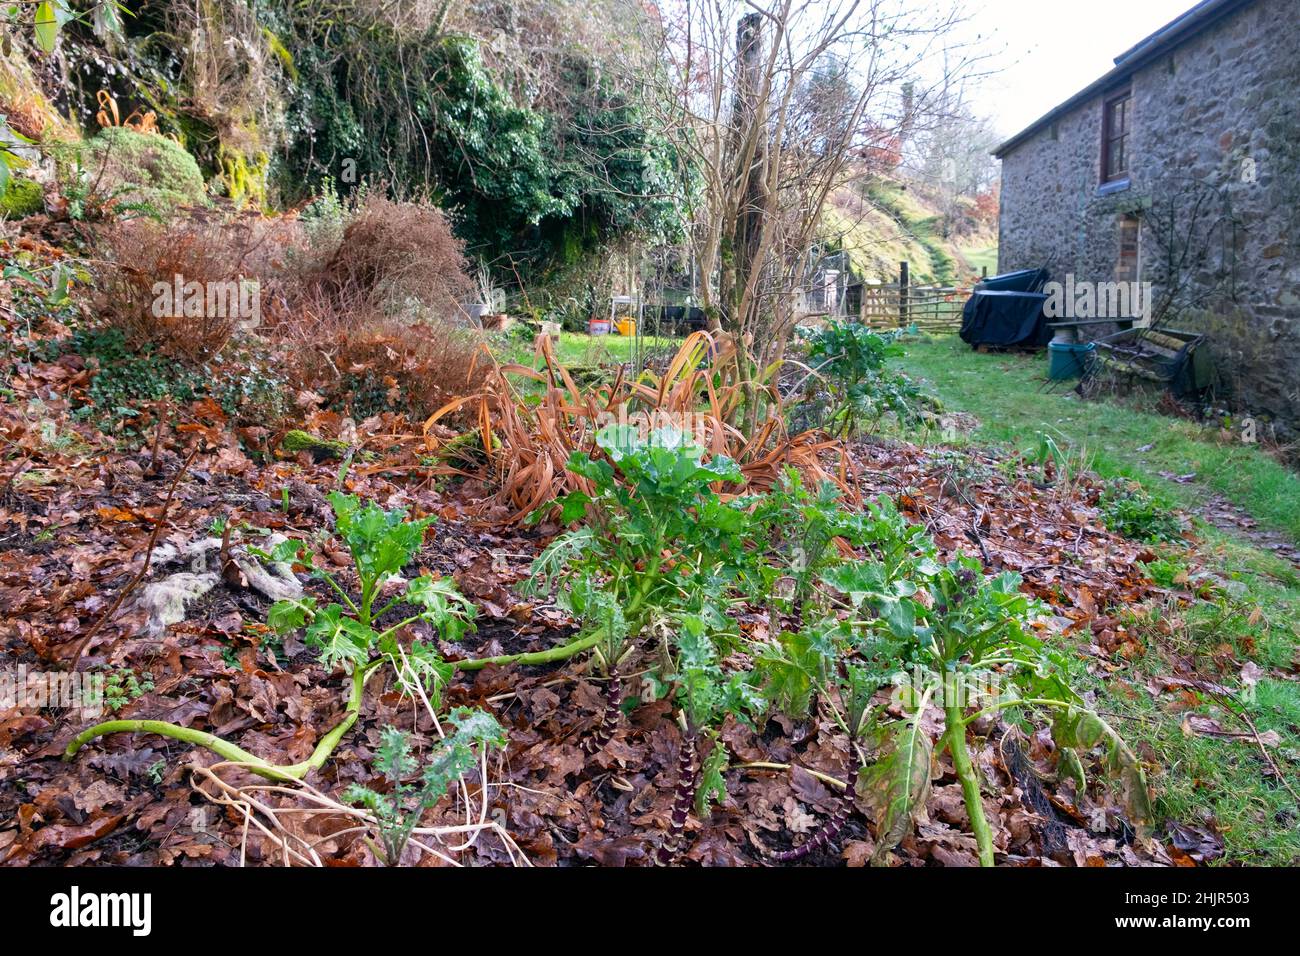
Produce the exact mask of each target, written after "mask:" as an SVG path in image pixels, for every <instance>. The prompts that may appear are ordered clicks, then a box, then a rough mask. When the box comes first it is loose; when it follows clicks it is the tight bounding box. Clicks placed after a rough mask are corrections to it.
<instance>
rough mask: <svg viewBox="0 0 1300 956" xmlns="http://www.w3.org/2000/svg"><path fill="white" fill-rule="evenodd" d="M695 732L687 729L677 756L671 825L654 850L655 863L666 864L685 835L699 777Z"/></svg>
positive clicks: (674, 857)
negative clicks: (661, 841) (660, 843)
mask: <svg viewBox="0 0 1300 956" xmlns="http://www.w3.org/2000/svg"><path fill="white" fill-rule="evenodd" d="M695 736H696V735H695V733H694V732H693V731H692V730H688V731H687V732H686V734H685V738H684V739H683V741H682V749H681V751H680V753H679V754H678V756H677V788H676V790H675V792H674V796H673V817H672V825H671V827H670V828H669V830H668V835H667V836H666V837H664V842H663V845H662V846H660V847H659V849H658V850H657V851H656V852H655V864H656V865H658V866H668V865H669V864H671V863H672V862H673V860H675V859H676V858H677V854H678V853H680V852H681V851H682V846H683V844H684V843H685V836H686V818H687V817H688V816H689V815H690V812H691V804H692V803H693V802H695V784H696V780H697V778H698V777H699V773H700V770H699V765H698V761H696V759H695Z"/></svg>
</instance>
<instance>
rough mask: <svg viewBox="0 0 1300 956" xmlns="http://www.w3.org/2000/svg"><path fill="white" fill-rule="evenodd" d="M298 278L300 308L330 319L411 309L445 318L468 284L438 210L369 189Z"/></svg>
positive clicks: (459, 251)
mask: <svg viewBox="0 0 1300 956" xmlns="http://www.w3.org/2000/svg"><path fill="white" fill-rule="evenodd" d="M302 282H303V286H304V288H303V290H302V292H303V295H304V302H305V305H306V309H307V311H308V312H309V313H310V314H312V315H314V316H315V317H316V318H317V320H318V321H319V322H322V323H331V322H332V324H335V325H344V324H349V320H354V319H356V318H357V317H358V316H359V317H361V318H362V319H368V318H371V317H372V316H374V315H376V314H378V315H383V316H394V315H399V314H403V313H408V314H409V313H412V312H413V313H415V314H417V315H420V316H426V317H427V316H432V317H434V318H437V319H443V320H451V319H454V318H455V316H456V314H457V312H458V309H459V307H458V303H459V302H460V300H461V299H462V298H463V297H464V296H465V295H466V294H467V293H468V292H469V291H470V290H471V289H472V288H473V283H472V281H471V280H470V278H469V275H468V274H467V272H466V271H465V255H464V251H463V246H462V244H461V242H460V240H458V239H456V238H455V236H453V235H452V233H451V227H450V226H449V225H448V224H447V220H446V217H445V216H444V215H443V214H442V211H441V210H439V209H438V208H437V207H436V206H433V205H431V204H429V203H424V202H393V201H392V200H390V199H386V198H385V197H383V196H381V195H378V194H374V193H372V194H370V195H368V196H367V197H366V198H365V200H364V202H363V204H362V205H361V206H360V208H358V209H357V210H356V211H355V212H354V213H353V215H352V217H351V221H350V222H348V224H347V226H346V228H345V229H344V230H343V235H342V239H341V241H340V242H339V244H338V247H337V248H336V249H334V250H333V251H332V253H330V254H328V255H327V256H324V257H323V259H322V261H321V263H320V264H319V265H317V266H315V267H313V268H312V269H311V270H310V271H309V272H307V273H306V274H304V275H303V276H302Z"/></svg>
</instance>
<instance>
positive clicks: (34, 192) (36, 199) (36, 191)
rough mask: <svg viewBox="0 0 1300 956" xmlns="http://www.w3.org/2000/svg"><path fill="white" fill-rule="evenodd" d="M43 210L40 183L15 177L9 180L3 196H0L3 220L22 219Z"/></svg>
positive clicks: (0, 212) (43, 203)
mask: <svg viewBox="0 0 1300 956" xmlns="http://www.w3.org/2000/svg"><path fill="white" fill-rule="evenodd" d="M43 208H45V194H44V192H43V191H42V190H41V186H40V183H36V182H33V181H32V180H30V179H19V178H18V177H17V176H15V177H14V178H13V179H11V180H9V185H8V186H7V187H6V188H5V190H4V193H3V195H0V216H3V217H4V218H5V219H22V218H23V217H24V216H32V215H35V214H36V213H38V212H40V211H41V210H42V209H43Z"/></svg>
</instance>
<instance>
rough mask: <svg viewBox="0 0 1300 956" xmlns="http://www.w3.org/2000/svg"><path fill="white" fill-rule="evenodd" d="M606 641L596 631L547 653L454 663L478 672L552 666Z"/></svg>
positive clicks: (476, 658) (512, 655)
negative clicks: (503, 667) (511, 666)
mask: <svg viewBox="0 0 1300 956" xmlns="http://www.w3.org/2000/svg"><path fill="white" fill-rule="evenodd" d="M604 639H605V634H604V631H603V630H598V631H594V632H593V633H591V634H588V635H587V636H586V637H580V638H578V640H576V641H570V642H569V643H568V644H561V645H560V646H559V647H552V648H551V649H550V650H547V651H533V652H531V653H527V654H501V655H498V656H497V657H475V658H471V659H469V660H464V661H452V664H453V666H455V668H456V669H457V670H462V671H477V670H482V669H483V668H484V667H487V666H488V665H489V664H551V663H554V662H555V661H566V660H568V659H569V658H570V657H577V656H578V655H579V654H581V653H582V652H583V651H586V650H590V649H591V648H593V647H595V646H596V645H597V644H599V643H600V642H601V641H603V640H604Z"/></svg>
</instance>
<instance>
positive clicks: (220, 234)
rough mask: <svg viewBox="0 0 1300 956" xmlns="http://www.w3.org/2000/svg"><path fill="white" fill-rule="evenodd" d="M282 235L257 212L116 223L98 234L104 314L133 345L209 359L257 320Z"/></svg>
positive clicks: (194, 359)
mask: <svg viewBox="0 0 1300 956" xmlns="http://www.w3.org/2000/svg"><path fill="white" fill-rule="evenodd" d="M282 240H283V237H282V236H280V235H279V234H278V228H277V227H276V225H275V224H274V223H273V222H270V221H267V220H262V219H260V218H258V217H240V218H236V219H234V220H229V221H223V220H220V219H218V218H215V217H214V218H208V217H202V216H200V217H193V218H178V219H173V220H170V221H168V222H165V223H160V222H155V221H152V220H144V219H137V220H130V221H126V222H119V223H116V224H114V225H112V226H109V227H107V228H105V229H103V230H101V231H100V232H99V235H98V246H99V261H98V267H97V272H98V274H99V275H98V278H99V288H100V290H101V292H102V297H103V298H102V302H101V305H102V312H103V315H104V317H105V318H106V319H107V321H108V323H109V324H110V325H111V326H113V327H114V328H118V329H120V330H121V331H122V332H123V333H125V335H126V336H127V339H128V341H130V342H132V343H133V344H136V345H144V344H146V343H148V344H152V345H153V346H155V347H156V348H158V349H159V350H160V351H163V352H165V353H166V354H169V355H172V356H174V357H177V358H181V359H186V360H189V361H191V362H194V363H202V362H208V361H210V360H211V359H213V358H214V357H215V356H217V355H218V354H219V353H220V352H221V351H222V350H223V349H224V348H225V347H226V345H227V344H228V343H229V342H230V340H231V339H232V338H233V337H234V336H235V335H236V333H237V332H239V331H240V330H241V329H242V330H252V329H254V328H257V327H258V326H260V324H261V320H262V313H263V309H264V307H265V306H266V305H267V304H268V299H269V294H270V292H271V290H272V289H273V288H274V287H275V285H276V282H277V278H276V262H277V261H278V256H279V255H280V251H281V242H282Z"/></svg>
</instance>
